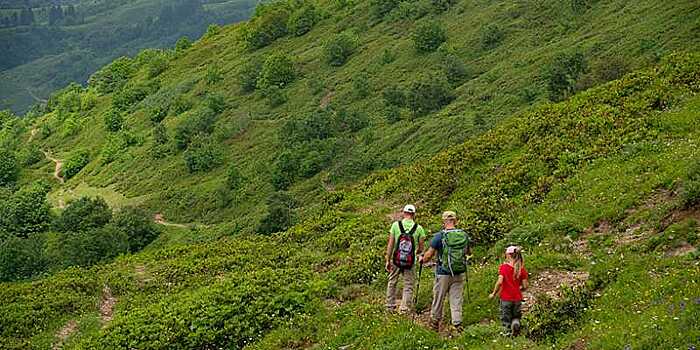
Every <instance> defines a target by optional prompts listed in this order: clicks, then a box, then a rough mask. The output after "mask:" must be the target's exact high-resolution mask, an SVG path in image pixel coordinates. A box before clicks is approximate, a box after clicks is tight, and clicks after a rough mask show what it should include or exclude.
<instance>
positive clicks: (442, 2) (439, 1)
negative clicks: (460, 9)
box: [430, 0, 457, 12]
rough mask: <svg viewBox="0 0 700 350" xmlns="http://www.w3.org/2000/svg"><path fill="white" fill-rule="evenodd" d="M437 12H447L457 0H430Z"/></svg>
mask: <svg viewBox="0 0 700 350" xmlns="http://www.w3.org/2000/svg"><path fill="white" fill-rule="evenodd" d="M430 2H431V4H432V5H433V8H434V9H435V12H445V11H447V10H449V9H450V7H452V6H453V5H454V4H455V3H456V2H457V0H430Z"/></svg>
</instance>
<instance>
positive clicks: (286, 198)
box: [258, 192, 297, 234]
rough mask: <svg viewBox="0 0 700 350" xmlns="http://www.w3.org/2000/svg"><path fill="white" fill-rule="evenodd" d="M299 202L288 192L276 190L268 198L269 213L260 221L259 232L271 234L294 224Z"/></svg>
mask: <svg viewBox="0 0 700 350" xmlns="http://www.w3.org/2000/svg"><path fill="white" fill-rule="evenodd" d="M296 206H297V203H296V201H295V200H294V198H292V196H290V195H289V194H288V193H287V192H275V193H273V194H272V195H270V197H268V198H267V215H266V216H265V217H264V218H263V219H262V220H261V221H260V225H258V232H259V233H262V234H270V233H275V232H280V231H284V230H286V229H288V228H289V227H291V226H292V225H293V224H294V221H295V215H294V208H296Z"/></svg>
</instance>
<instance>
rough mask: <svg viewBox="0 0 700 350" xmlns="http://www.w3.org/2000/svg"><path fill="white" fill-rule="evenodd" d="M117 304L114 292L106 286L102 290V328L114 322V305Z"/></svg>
mask: <svg viewBox="0 0 700 350" xmlns="http://www.w3.org/2000/svg"><path fill="white" fill-rule="evenodd" d="M116 303H117V299H116V298H115V297H114V296H113V295H112V290H111V289H110V288H109V286H108V285H105V286H104V288H103V289H102V300H101V301H100V320H101V321H102V326H105V325H106V324H107V323H108V322H109V321H111V320H112V318H113V314H114V304H116Z"/></svg>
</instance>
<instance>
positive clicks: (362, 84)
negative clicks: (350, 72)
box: [352, 72, 370, 99]
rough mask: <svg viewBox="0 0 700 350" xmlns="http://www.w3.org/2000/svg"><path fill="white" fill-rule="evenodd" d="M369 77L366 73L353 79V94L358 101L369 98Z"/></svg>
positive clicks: (356, 75) (359, 74)
mask: <svg viewBox="0 0 700 350" xmlns="http://www.w3.org/2000/svg"><path fill="white" fill-rule="evenodd" d="M369 93H370V86H369V75H368V74H367V73H366V72H360V73H357V74H355V75H354V76H353V77H352V94H353V96H354V97H355V98H356V99H362V98H365V97H367V96H369Z"/></svg>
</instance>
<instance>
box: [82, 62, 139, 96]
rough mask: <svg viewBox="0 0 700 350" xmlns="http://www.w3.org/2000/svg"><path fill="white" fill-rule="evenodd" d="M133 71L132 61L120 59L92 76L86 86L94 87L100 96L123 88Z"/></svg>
mask: <svg viewBox="0 0 700 350" xmlns="http://www.w3.org/2000/svg"><path fill="white" fill-rule="evenodd" d="M134 71H135V70H134V67H133V65H132V60H131V59H130V58H128V57H120V58H117V59H116V60H114V61H112V63H110V64H109V65H107V66H105V67H104V68H102V69H100V70H99V71H97V72H96V73H95V74H93V75H92V76H91V77H90V80H89V81H88V85H89V86H91V87H94V88H95V89H96V90H97V92H99V93H100V94H107V93H110V92H113V91H116V90H118V89H120V88H121V87H122V86H124V85H125V84H126V82H127V81H128V80H129V79H130V78H131V76H132V75H133V74H134Z"/></svg>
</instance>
